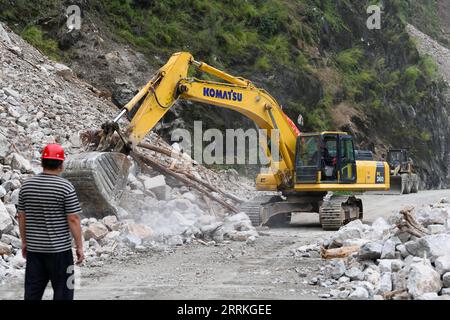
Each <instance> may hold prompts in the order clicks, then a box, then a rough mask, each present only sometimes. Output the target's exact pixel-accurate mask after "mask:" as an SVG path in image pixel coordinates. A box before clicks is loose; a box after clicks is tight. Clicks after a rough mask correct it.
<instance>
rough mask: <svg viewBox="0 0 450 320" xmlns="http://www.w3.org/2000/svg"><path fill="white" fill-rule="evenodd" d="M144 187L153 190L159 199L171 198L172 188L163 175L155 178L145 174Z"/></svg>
mask: <svg viewBox="0 0 450 320" xmlns="http://www.w3.org/2000/svg"><path fill="white" fill-rule="evenodd" d="M144 177H145V180H144V187H145V189H146V190H149V191H151V192H153V193H154V194H155V195H156V197H157V198H158V199H159V200H169V198H170V190H171V188H170V187H169V186H168V185H166V179H165V177H164V176H163V175H159V176H156V177H153V178H149V177H147V176H144Z"/></svg>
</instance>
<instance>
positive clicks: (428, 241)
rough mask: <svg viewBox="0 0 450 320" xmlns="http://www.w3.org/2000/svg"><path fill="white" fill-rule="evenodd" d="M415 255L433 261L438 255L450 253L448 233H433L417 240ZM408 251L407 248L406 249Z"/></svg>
mask: <svg viewBox="0 0 450 320" xmlns="http://www.w3.org/2000/svg"><path fill="white" fill-rule="evenodd" d="M417 244H418V247H417V250H416V252H415V255H416V256H419V257H426V258H429V259H430V260H431V262H434V261H435V260H436V259H437V258H438V257H439V256H444V255H450V234H433V235H428V236H425V237H422V238H420V239H419V240H417ZM408 251H409V250H408Z"/></svg>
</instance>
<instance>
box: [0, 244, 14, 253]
mask: <svg viewBox="0 0 450 320" xmlns="http://www.w3.org/2000/svg"><path fill="white" fill-rule="evenodd" d="M11 249H12V247H11V245H9V244H6V243H3V242H0V256H1V255H7V256H8V255H10V254H11Z"/></svg>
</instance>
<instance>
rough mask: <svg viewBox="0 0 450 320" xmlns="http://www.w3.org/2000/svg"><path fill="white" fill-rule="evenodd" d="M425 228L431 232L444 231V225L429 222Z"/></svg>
mask: <svg viewBox="0 0 450 320" xmlns="http://www.w3.org/2000/svg"><path fill="white" fill-rule="evenodd" d="M427 229H428V230H429V231H430V233H431V234H438V233H444V232H445V230H446V228H445V226H444V225H442V224H430V225H429V226H428V227H427Z"/></svg>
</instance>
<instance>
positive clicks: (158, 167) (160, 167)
mask: <svg viewBox="0 0 450 320" xmlns="http://www.w3.org/2000/svg"><path fill="white" fill-rule="evenodd" d="M130 155H131V156H132V157H133V158H134V159H137V160H138V162H141V163H144V164H146V165H148V166H150V167H152V168H155V169H156V170H158V171H161V172H163V173H166V174H168V175H170V176H172V177H174V178H176V179H177V180H179V181H181V182H183V183H184V184H186V185H188V186H191V187H193V188H195V189H197V190H198V191H200V192H201V193H203V194H204V195H205V196H207V197H208V198H210V199H212V200H214V201H216V202H218V203H220V204H221V205H222V206H224V207H225V208H227V209H228V210H230V211H231V212H233V213H238V212H239V210H238V209H237V208H236V207H235V206H233V205H231V204H229V203H227V202H226V201H224V200H222V199H219V198H217V197H215V196H213V195H212V194H211V192H209V191H208V190H205V189H204V188H201V187H200V186H199V185H198V184H196V183H195V182H194V181H192V180H190V179H188V178H187V177H185V176H183V175H182V174H179V173H177V172H174V171H171V170H169V169H167V168H166V167H164V166H163V165H162V164H160V163H158V162H157V161H154V160H153V159H151V158H150V157H146V156H144V155H142V154H140V153H137V152H134V151H132V152H131V153H130Z"/></svg>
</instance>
